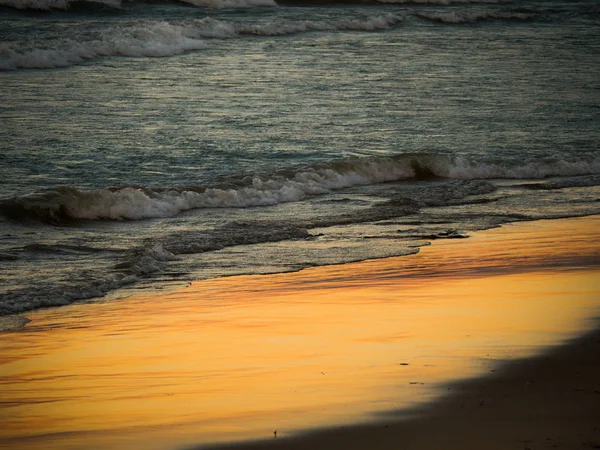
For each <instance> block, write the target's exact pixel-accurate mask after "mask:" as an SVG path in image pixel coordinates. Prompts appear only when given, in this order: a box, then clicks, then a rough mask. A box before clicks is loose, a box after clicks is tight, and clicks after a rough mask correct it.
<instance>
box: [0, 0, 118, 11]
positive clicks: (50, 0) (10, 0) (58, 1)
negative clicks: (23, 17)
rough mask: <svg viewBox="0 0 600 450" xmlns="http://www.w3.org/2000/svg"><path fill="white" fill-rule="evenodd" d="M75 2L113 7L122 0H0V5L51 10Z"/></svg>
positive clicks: (68, 5)
mask: <svg viewBox="0 0 600 450" xmlns="http://www.w3.org/2000/svg"><path fill="white" fill-rule="evenodd" d="M75 3H89V4H97V5H102V6H109V7H111V8H120V7H121V0H0V6H7V7H9V8H15V9H20V10H28V9H32V10H38V11H50V10H53V9H58V10H68V9H69V8H70V7H71V6H72V5H73V4H75Z"/></svg>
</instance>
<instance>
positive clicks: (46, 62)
mask: <svg viewBox="0 0 600 450" xmlns="http://www.w3.org/2000/svg"><path fill="white" fill-rule="evenodd" d="M0 1H5V0H0ZM8 1H16V0H8ZM32 1H33V0H32ZM36 1H37V0H36ZM40 1H42V0H40ZM59 1H67V0H59ZM194 1H205V0H194ZM207 1H212V0H207ZM218 1H219V2H221V1H222V0H218ZM223 1H234V2H236V3H237V2H238V1H240V2H254V3H256V2H265V1H271V0H223ZM400 21H401V18H400V17H399V16H397V15H395V14H385V15H377V16H373V17H367V18H365V19H362V20H358V19H354V20H343V21H333V22H327V21H310V20H306V21H275V22H271V23H267V24H263V25H254V24H244V23H235V22H225V21H219V20H216V19H212V18H205V19H200V20H188V21H185V22H182V23H180V24H174V23H169V22H165V21H163V22H140V23H138V24H135V25H123V26H116V27H113V28H110V29H108V30H104V31H102V32H100V33H98V34H97V35H95V36H94V37H93V38H92V39H90V37H89V36H88V35H78V34H77V32H74V33H75V34H73V35H72V36H71V37H70V38H68V39H57V40H50V41H39V42H36V41H33V42H31V41H29V40H28V41H26V42H3V43H0V70H16V69H44V68H53V67H66V66H71V65H74V64H78V63H82V62H83V61H86V60H92V59H97V58H100V57H106V56H133V57H136V56H137V57H141V56H145V57H165V56H173V55H178V54H181V53H184V52H186V51H192V50H201V49H204V48H207V47H208V44H207V43H206V42H205V41H204V40H203V38H213V39H234V38H238V37H240V36H244V35H258V36H283V35H293V34H299V33H306V32H311V31H344V30H362V31H378V30H383V29H388V28H390V27H392V26H394V25H396V24H397V23H399V22H400Z"/></svg>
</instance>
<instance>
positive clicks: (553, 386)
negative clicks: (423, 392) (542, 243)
mask: <svg viewBox="0 0 600 450" xmlns="http://www.w3.org/2000/svg"><path fill="white" fill-rule="evenodd" d="M599 355H600V331H598V330H596V331H594V332H591V333H588V334H586V335H585V336H584V337H581V338H578V339H573V340H571V341H570V342H569V343H567V344H565V345H563V346H560V347H556V348H552V349H548V351H547V352H546V353H544V354H543V355H538V356H536V357H534V358H528V359H524V360H519V361H514V362H510V363H508V364H504V365H502V366H501V367H500V368H499V369H498V370H497V371H496V372H495V373H492V374H490V375H486V376H485V377H483V378H477V379H472V380H462V381H457V382H455V383H451V384H449V385H448V387H447V389H448V395H447V396H446V397H445V398H442V399H441V400H437V401H435V402H433V403H431V404H428V405H426V406H424V407H421V408H418V409H415V410H412V411H398V412H397V413H388V414H383V415H382V416H381V417H380V421H379V423H377V424H370V425H356V426H340V427H335V428H330V429H327V430H319V431H315V432H310V433H307V434H303V435H300V436H295V437H293V438H290V439H279V438H274V437H273V438H271V439H269V440H263V441H260V442H252V443H238V444H233V445H219V446H216V447H212V448H215V449H220V450H225V449H237V450H259V449H271V448H273V449H286V450H300V449H302V450H304V449H334V450H335V449H349V450H353V449H374V450H384V449H385V450H388V449H389V450H398V449H402V450H432V449H450V450H452V449H456V450H458V449H461V450H480V449H487V450H509V449H518V450H521V449H524V450H527V449H529V450H546V449H547V450H551V449H567V450H575V449H582V450H583V449H594V448H600V356H599ZM411 415H412V417H409V416H411ZM198 448H202V449H205V448H207V447H205V446H202V447H198Z"/></svg>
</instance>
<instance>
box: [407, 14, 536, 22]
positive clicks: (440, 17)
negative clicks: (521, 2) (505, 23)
mask: <svg viewBox="0 0 600 450" xmlns="http://www.w3.org/2000/svg"><path fill="white" fill-rule="evenodd" d="M417 16H419V17H421V18H422V19H426V20H430V21H433V22H441V23H448V24H461V23H477V22H488V21H494V20H519V21H522V20H531V19H533V18H534V17H535V14H528V13H513V12H503V11H496V12H491V11H490V12H485V11H462V12H461V11H450V12H444V13H419V14H417Z"/></svg>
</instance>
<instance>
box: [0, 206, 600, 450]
mask: <svg viewBox="0 0 600 450" xmlns="http://www.w3.org/2000/svg"><path fill="white" fill-rule="evenodd" d="M599 238H600V217H590V218H582V219H568V220H556V221H539V222H530V223H523V224H514V225H507V226H504V227H502V228H501V229H495V230H488V231H485V232H479V233H474V234H473V236H472V237H471V238H470V239H467V240H441V241H436V242H434V244H433V245H432V246H430V247H424V248H422V249H421V252H420V253H419V254H418V255H412V256H406V257H399V258H390V259H382V260H376V261H367V262H362V263H354V264H348V265H344V266H331V267H321V268H313V269H307V270H304V271H301V272H298V273H293V274H280V275H264V276H246V277H232V278H222V279H216V280H209V281H202V282H197V283H194V284H193V285H192V286H190V287H187V288H182V289H180V290H178V291H176V292H172V293H169V294H162V295H153V296H147V297H143V298H142V297H139V298H131V299H125V300H120V301H105V302H98V303H91V304H79V305H70V306H67V307H63V308H58V309H50V310H45V311H38V312H35V313H31V314H29V315H28V317H30V318H31V319H32V320H33V321H32V322H31V323H30V324H28V325H27V327H26V328H25V329H23V330H20V331H16V332H7V333H2V334H0V355H1V356H0V363H1V366H0V397H1V398H2V406H1V409H0V422H1V424H2V426H1V427H0V445H9V446H13V447H14V448H22V449H34V448H45V449H51V448H86V449H94V448H111V449H121V448H122V449H126V448H147V449H153V448H156V449H159V448H161V449H162V448H182V447H184V446H186V445H193V444H203V443H204V444H207V443H214V442H219V441H226V440H227V441H229V440H242V439H251V438H264V437H267V436H270V435H271V436H272V435H273V431H274V430H278V436H281V437H283V436H285V435H286V434H290V433H294V432H297V431H300V430H303V429H307V428H311V427H324V426H331V425H334V424H340V423H352V422H358V421H368V420H373V419H374V418H375V413H378V412H385V411H389V410H399V409H402V408H409V407H411V406H414V405H418V404H419V403H422V402H426V401H430V400H432V399H434V398H436V397H437V396H439V395H440V394H443V392H444V391H445V388H444V384H445V383H448V382H450V381H453V380H456V379H459V378H466V377H472V376H478V375H482V374H485V373H488V372H489V371H490V370H494V368H495V367H497V365H498V362H501V361H502V360H506V359H510V358H515V357H524V356H527V355H530V354H532V353H535V352H537V351H539V350H540V349H541V348H542V347H543V346H548V345H553V344H557V343H559V342H561V341H562V340H564V339H567V338H569V337H572V336H573V335H576V334H578V333H580V332H582V331H583V330H584V329H587V328H589V327H591V326H592V324H591V322H588V320H587V319H589V318H590V317H594V316H595V315H597V314H598V311H599V309H600V308H599V307H600V276H599V275H600V269H599V264H600V244H598V242H600V239H599Z"/></svg>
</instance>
